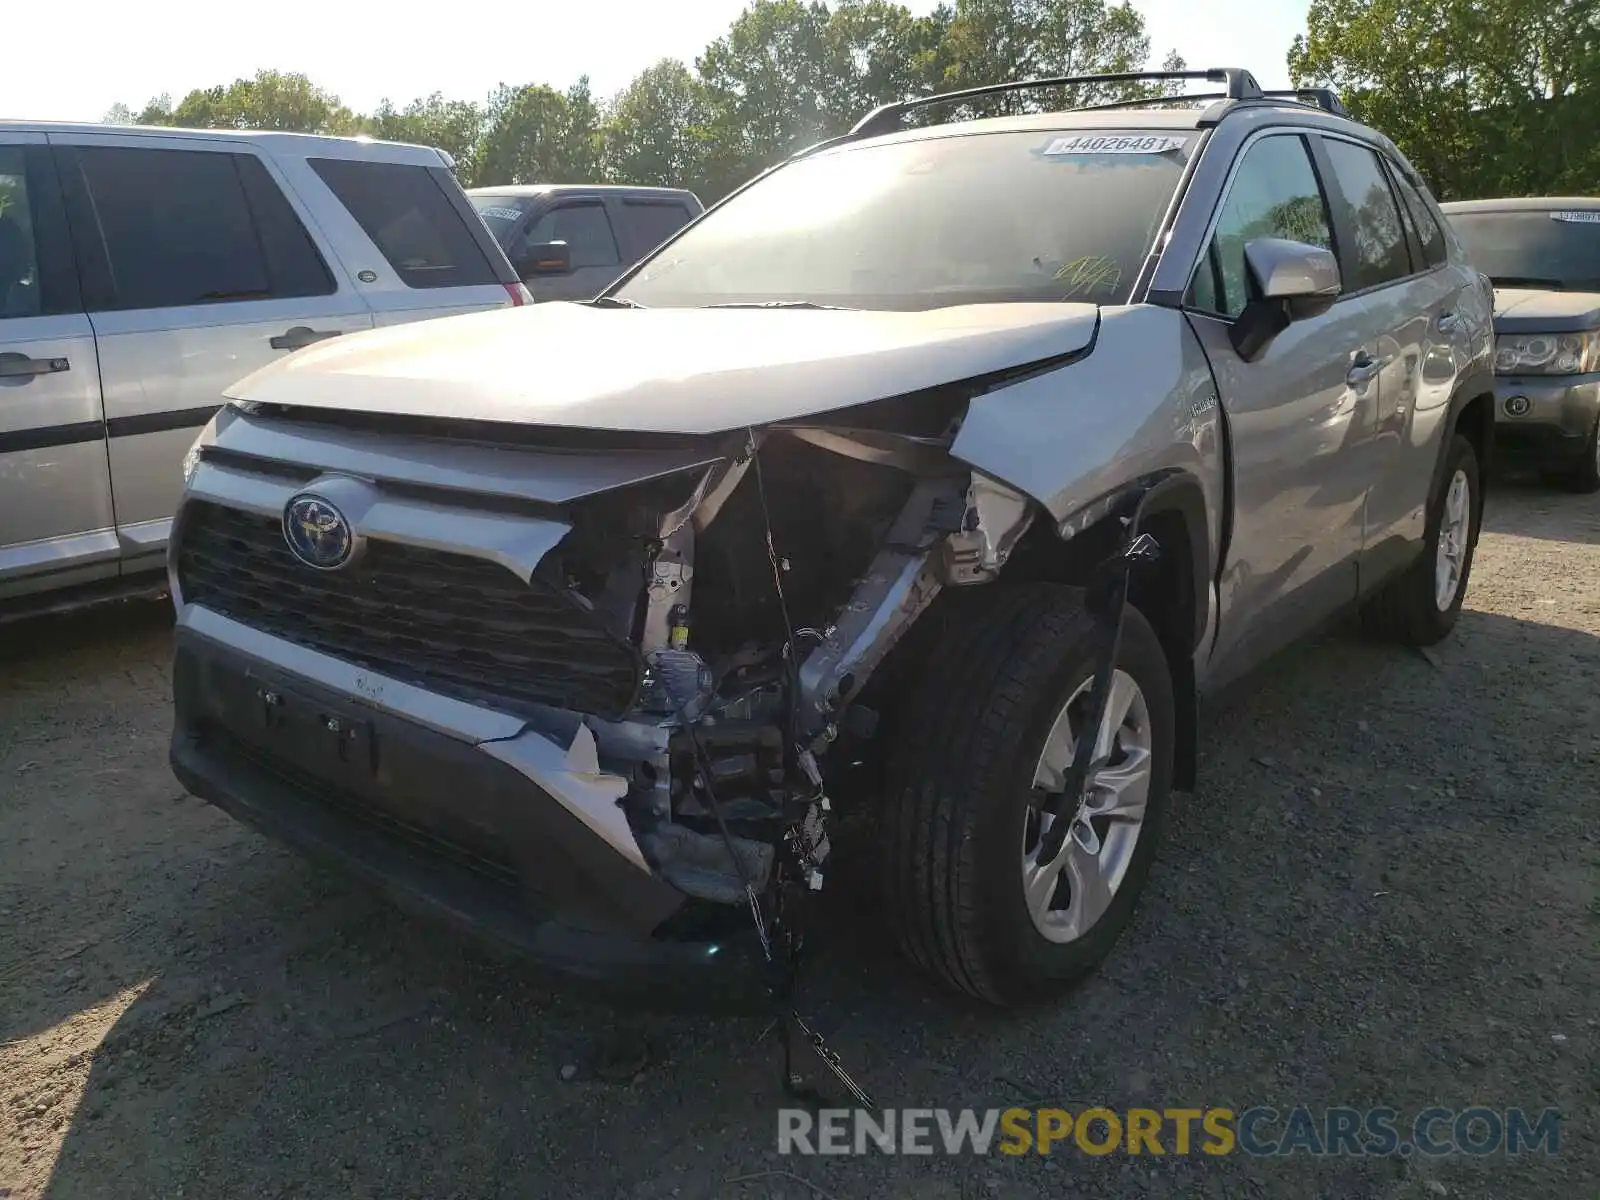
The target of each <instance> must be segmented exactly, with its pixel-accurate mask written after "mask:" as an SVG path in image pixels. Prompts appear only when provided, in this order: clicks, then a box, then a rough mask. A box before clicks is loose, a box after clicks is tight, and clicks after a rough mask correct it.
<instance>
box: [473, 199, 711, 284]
mask: <svg viewBox="0 0 1600 1200" xmlns="http://www.w3.org/2000/svg"><path fill="white" fill-rule="evenodd" d="M467 198H468V199H469V200H471V201H472V204H473V207H474V208H476V209H477V210H478V215H479V216H480V217H482V218H483V222H484V224H485V225H487V226H488V227H489V232H491V233H492V234H494V236H495V240H497V241H498V242H499V243H500V245H501V246H502V247H504V248H505V251H506V254H507V256H508V257H509V258H510V259H511V265H512V266H513V267H514V268H516V271H517V274H518V275H520V276H521V277H522V280H523V282H524V283H525V284H527V286H528V289H529V291H531V292H532V293H533V298H534V299H535V300H588V299H591V298H592V297H594V296H597V295H599V293H600V292H601V290H602V289H604V288H605V287H606V285H607V284H609V283H612V282H613V281H614V280H615V279H616V278H617V276H619V275H621V274H622V272H623V271H625V270H626V269H627V268H628V266H629V265H630V264H632V263H635V262H637V261H638V260H639V259H641V258H643V257H644V256H645V255H646V254H648V253H649V252H650V251H652V250H654V249H655V248H656V247H657V246H659V245H661V243H662V242H664V241H666V240H667V239H668V238H670V237H671V236H672V235H673V234H675V233H677V232H678V230H680V229H682V228H683V227H684V226H685V225H687V224H688V223H689V222H690V221H692V220H694V219H695V218H696V217H698V216H699V215H700V214H701V213H702V212H704V211H705V205H703V204H701V203H700V198H699V197H698V196H696V195H695V194H694V193H693V192H691V191H688V190H686V189H683V188H660V187H625V186H621V185H614V184H604V185H602V184H587V185H572V186H556V185H548V184H524V185H508V186H505V187H483V188H473V189H471V190H469V191H468V192H467Z"/></svg>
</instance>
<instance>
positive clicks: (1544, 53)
mask: <svg viewBox="0 0 1600 1200" xmlns="http://www.w3.org/2000/svg"><path fill="white" fill-rule="evenodd" d="M1597 21H1600V11H1597V4H1596V0H1496V2H1495V3H1494V4H1493V5H1492V6H1491V5H1486V4H1483V3H1481V0H1312V5H1311V9H1310V12H1309V15H1308V19H1307V28H1306V32H1305V34H1304V35H1303V36H1301V37H1297V38H1296V39H1295V42H1294V46H1293V48H1292V49H1291V50H1290V52H1289V71H1290V75H1291V76H1292V78H1293V79H1294V82H1295V83H1296V84H1297V85H1328V86H1332V87H1334V88H1336V89H1337V90H1338V91H1339V92H1340V94H1341V95H1342V97H1343V98H1344V100H1345V103H1346V104H1347V105H1348V106H1349V107H1350V110H1351V112H1352V113H1353V114H1354V115H1355V116H1356V117H1358V118H1359V119H1360V120H1363V121H1365V122H1367V123H1368V124H1370V125H1373V126H1374V127H1376V128H1378V129H1381V130H1383V131H1384V132H1385V133H1387V134H1388V135H1389V136H1390V137H1391V138H1393V139H1394V140H1395V142H1396V143H1397V144H1398V145H1399V146H1400V148H1401V149H1402V150H1403V151H1404V152H1405V154H1406V156H1407V157H1408V158H1410V159H1411V161H1412V162H1413V163H1415V164H1416V166H1417V168H1418V169H1419V170H1421V171H1422V173H1423V174H1424V175H1425V176H1426V177H1427V179H1428V181H1429V183H1430V184H1431V185H1432V186H1433V188H1434V190H1435V191H1436V192H1437V193H1438V194H1439V195H1440V196H1441V197H1442V198H1445V199H1459V198H1469V197H1474V196H1482V195H1490V194H1494V193H1524V194H1526V193H1530V192H1531V193H1538V192H1550V191H1560V190H1568V189H1572V190H1580V191H1583V190H1590V189H1592V188H1594V186H1595V185H1596V182H1597V181H1600V145H1597V144H1596V142H1595V139H1594V137H1593V134H1592V130H1593V129H1594V127H1595V120H1596V118H1597V117H1600V26H1597Z"/></svg>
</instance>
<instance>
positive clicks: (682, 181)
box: [603, 58, 707, 187]
mask: <svg viewBox="0 0 1600 1200" xmlns="http://www.w3.org/2000/svg"><path fill="white" fill-rule="evenodd" d="M705 124H706V105H705V99H704V96H703V94H702V92H701V90H700V82H699V80H697V79H696V78H695V77H694V74H693V73H692V72H691V71H690V70H689V68H688V67H686V66H684V64H683V63H681V62H679V61H678V60H677V59H674V58H666V59H662V60H661V61H660V62H658V63H656V64H655V65H654V66H653V67H648V68H646V69H645V70H644V71H642V72H641V73H640V74H639V77H638V78H637V79H635V80H634V81H633V82H632V83H630V84H629V85H628V86H627V87H625V88H623V89H622V91H620V92H618V93H617V95H616V96H615V97H614V98H613V99H612V101H611V103H610V105H609V106H608V108H607V112H606V119H605V125H604V137H603V142H604V166H605V169H604V173H605V175H606V177H607V178H609V179H613V180H615V181H616V182H618V183H635V184H647V185H653V186H656V187H683V186H685V185H686V184H687V185H688V186H695V187H698V186H699V185H700V179H701V176H702V173H703V170H704V166H705V150H706V136H707V135H706V129H705Z"/></svg>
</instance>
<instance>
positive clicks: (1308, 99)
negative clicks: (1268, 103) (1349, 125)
mask: <svg viewBox="0 0 1600 1200" xmlns="http://www.w3.org/2000/svg"><path fill="white" fill-rule="evenodd" d="M1261 94H1262V96H1264V97H1266V98H1267V99H1268V100H1298V101H1299V102H1300V103H1301V104H1309V105H1311V106H1312V107H1313V108H1320V109H1321V110H1322V111H1323V112H1326V113H1332V114H1333V115H1334V116H1336V117H1348V116H1349V115H1350V110H1349V109H1347V108H1346V107H1345V106H1344V102H1343V101H1342V100H1340V99H1339V96H1338V93H1336V92H1335V91H1334V90H1333V89H1332V88H1289V89H1287V90H1284V91H1271V92H1262V93H1261Z"/></svg>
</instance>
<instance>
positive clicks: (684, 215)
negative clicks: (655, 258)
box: [622, 200, 693, 254]
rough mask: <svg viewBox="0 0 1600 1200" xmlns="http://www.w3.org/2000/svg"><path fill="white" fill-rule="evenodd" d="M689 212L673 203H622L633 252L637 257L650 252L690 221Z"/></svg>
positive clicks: (643, 201) (682, 206)
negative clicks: (637, 254) (631, 232)
mask: <svg viewBox="0 0 1600 1200" xmlns="http://www.w3.org/2000/svg"><path fill="white" fill-rule="evenodd" d="M692 217H693V214H692V213H690V212H689V209H688V208H687V207H686V206H685V205H683V204H680V203H678V202H677V201H675V200H674V201H663V200H624V201H623V202H622V219H623V220H624V221H626V222H627V224H628V228H629V229H631V230H632V231H633V243H634V249H635V251H636V252H637V253H639V254H644V253H645V252H647V251H650V250H654V249H655V248H656V247H657V246H659V245H661V243H662V242H664V241H666V240H667V239H668V238H669V237H671V236H672V235H673V234H675V233H677V232H678V230H680V229H682V228H683V227H684V226H685V225H687V224H688V223H689V222H690V220H691V219H692Z"/></svg>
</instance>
